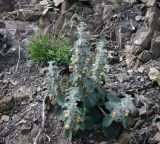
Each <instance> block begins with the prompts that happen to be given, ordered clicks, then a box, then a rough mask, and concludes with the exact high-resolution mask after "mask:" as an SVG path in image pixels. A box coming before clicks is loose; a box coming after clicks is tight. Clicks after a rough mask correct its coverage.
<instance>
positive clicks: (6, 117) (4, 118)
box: [0, 115, 9, 122]
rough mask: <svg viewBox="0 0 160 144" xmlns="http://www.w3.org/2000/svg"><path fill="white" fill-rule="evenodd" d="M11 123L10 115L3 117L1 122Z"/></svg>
mask: <svg viewBox="0 0 160 144" xmlns="http://www.w3.org/2000/svg"><path fill="white" fill-rule="evenodd" d="M8 121H9V116H8V115H2V117H1V119H0V122H8Z"/></svg>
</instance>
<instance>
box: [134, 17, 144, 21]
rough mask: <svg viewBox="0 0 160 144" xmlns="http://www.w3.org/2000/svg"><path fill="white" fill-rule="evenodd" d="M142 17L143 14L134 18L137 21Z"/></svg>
mask: <svg viewBox="0 0 160 144" xmlns="http://www.w3.org/2000/svg"><path fill="white" fill-rule="evenodd" d="M142 18H143V16H141V15H137V16H136V17H135V20H136V21H137V22H138V21H140V20H142Z"/></svg>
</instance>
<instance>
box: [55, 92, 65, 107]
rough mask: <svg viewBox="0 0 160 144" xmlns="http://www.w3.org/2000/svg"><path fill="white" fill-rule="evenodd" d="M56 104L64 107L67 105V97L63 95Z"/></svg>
mask: <svg viewBox="0 0 160 144" xmlns="http://www.w3.org/2000/svg"><path fill="white" fill-rule="evenodd" d="M56 102H57V104H58V105H59V106H63V105H64V104H65V97H64V96H63V95H59V96H57V98H56Z"/></svg>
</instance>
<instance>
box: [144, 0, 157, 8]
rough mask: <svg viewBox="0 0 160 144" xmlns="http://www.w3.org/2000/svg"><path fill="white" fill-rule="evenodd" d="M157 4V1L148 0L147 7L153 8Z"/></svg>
mask: <svg viewBox="0 0 160 144" xmlns="http://www.w3.org/2000/svg"><path fill="white" fill-rule="evenodd" d="M156 3H157V0H147V3H146V5H147V6H148V7H153V6H155V5H156Z"/></svg>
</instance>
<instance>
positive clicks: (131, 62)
mask: <svg viewBox="0 0 160 144" xmlns="http://www.w3.org/2000/svg"><path fill="white" fill-rule="evenodd" d="M142 3H145V7H146V11H145V12H143V17H144V22H143V23H142V25H141V27H140V28H138V29H137V31H136V33H134V34H133V35H132V37H133V38H132V39H131V40H130V41H129V45H128V46H126V48H125V52H126V63H127V65H128V67H129V68H136V67H138V66H140V65H141V64H143V63H145V62H147V61H149V60H150V59H152V58H159V57H160V48H159V46H160V9H159V7H158V6H157V1H156V0H148V1H142Z"/></svg>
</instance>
